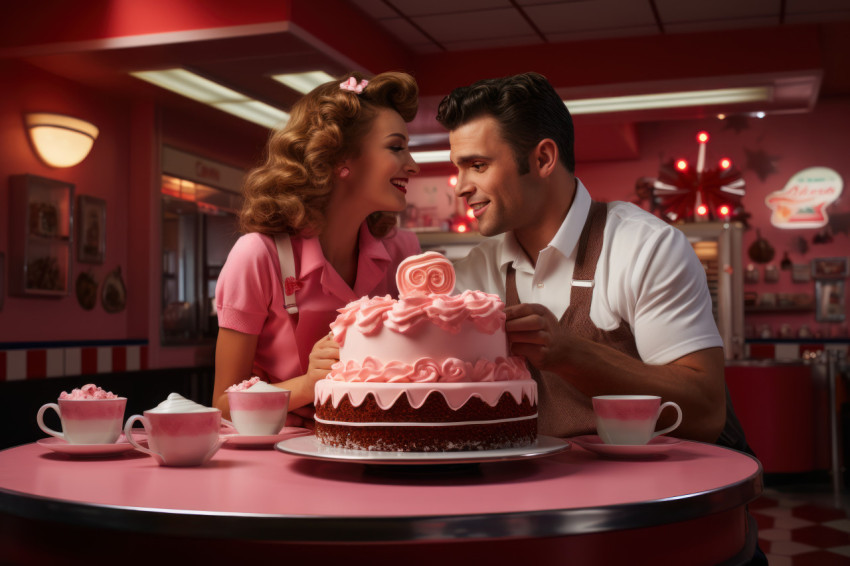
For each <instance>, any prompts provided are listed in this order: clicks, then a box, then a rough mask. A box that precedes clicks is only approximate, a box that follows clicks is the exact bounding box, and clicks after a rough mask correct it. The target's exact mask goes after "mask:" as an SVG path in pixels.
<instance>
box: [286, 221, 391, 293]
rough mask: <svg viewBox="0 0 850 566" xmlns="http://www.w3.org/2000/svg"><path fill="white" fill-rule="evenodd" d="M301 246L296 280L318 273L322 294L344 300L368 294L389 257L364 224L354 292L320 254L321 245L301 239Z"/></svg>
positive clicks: (310, 240) (380, 277)
mask: <svg viewBox="0 0 850 566" xmlns="http://www.w3.org/2000/svg"><path fill="white" fill-rule="evenodd" d="M302 242H303V243H302V247H301V269H300V271H299V274H298V278H299V279H301V278H305V277H306V276H307V275H309V274H310V273H312V272H314V271H316V270H321V274H320V280H321V282H322V286H323V287H324V288H325V289H326V291H328V292H330V293H332V294H334V295H336V296H337V297H339V298H340V299H343V300H345V301H352V300H354V299H356V298H357V297H360V296H363V295H368V294H369V292H370V291H372V290H373V289H374V288H375V287H376V286H377V285H378V284H379V283H380V282H381V281H383V279H384V277H385V274H386V271H387V266H388V265H389V263H390V261H391V258H390V254H389V253H388V252H387V248H386V246H384V244H383V243H381V241H380V240H379V239H378V238H376V237H375V236H373V235H372V233H371V232H370V231H369V226H368V225H367V224H366V222H364V223H363V224H362V225H361V226H360V233H359V235H358V243H359V256H358V259H357V280H356V281H355V282H354V290H353V291H352V290H351V289H349V287H348V285H346V284H345V282H344V281H343V280H342V278H341V277H340V276H339V275H338V274H337V273H336V272H335V271H334V270H333V268H332V267H331V266H330V264H329V263H328V260H327V259H325V254H324V253H322V245H321V244H320V243H319V239H318V238H304V239H303V240H302Z"/></svg>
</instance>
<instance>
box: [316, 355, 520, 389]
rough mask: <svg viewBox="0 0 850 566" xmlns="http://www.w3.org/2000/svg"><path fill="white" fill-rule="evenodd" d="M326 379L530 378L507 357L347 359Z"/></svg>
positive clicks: (517, 361)
mask: <svg viewBox="0 0 850 566" xmlns="http://www.w3.org/2000/svg"><path fill="white" fill-rule="evenodd" d="M325 379H330V380H333V381H347V382H356V381H359V382H373V383H435V382H439V383H456V382H483V381H516V380H522V379H531V375H530V374H529V373H528V369H527V368H526V366H525V363H524V362H523V361H522V359H521V358H518V357H516V356H510V357H508V358H502V357H499V358H496V360H495V361H490V360H478V361H476V362H475V363H474V364H472V363H470V362H465V361H463V360H459V359H457V358H447V359H445V360H443V361H442V362H440V361H437V360H435V359H433V358H427V357H425V358H421V359H419V360H417V361H416V362H415V363H414V364H406V363H404V362H399V361H391V362H387V363H386V364H385V363H383V362H381V361H380V360H377V359H375V358H373V357H366V359H364V360H363V362H362V363H361V362H359V361H356V360H348V361H346V362H337V363H335V364H334V365H333V366H331V372H330V373H329V374H328V376H327V377H326V378H325Z"/></svg>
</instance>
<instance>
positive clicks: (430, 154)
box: [410, 149, 451, 163]
mask: <svg viewBox="0 0 850 566" xmlns="http://www.w3.org/2000/svg"><path fill="white" fill-rule="evenodd" d="M410 156H411V157H413V160H414V161H416V163H449V162H450V161H451V159H449V150H448V149H440V150H436V151H412V152H410Z"/></svg>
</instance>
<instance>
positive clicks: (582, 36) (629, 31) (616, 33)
mask: <svg viewBox="0 0 850 566" xmlns="http://www.w3.org/2000/svg"><path fill="white" fill-rule="evenodd" d="M659 34H660V32H659V31H658V27H657V26H655V25H651V26H634V27H625V28H610V29H603V30H599V29H595V30H586V31H584V30H577V31H571V32H566V33H547V34H546V39H548V40H549V41H550V42H552V43H564V42H568V41H585V40H589V39H610V38H612V37H639V36H647V35H659Z"/></svg>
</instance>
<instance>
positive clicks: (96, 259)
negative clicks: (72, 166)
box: [77, 195, 106, 263]
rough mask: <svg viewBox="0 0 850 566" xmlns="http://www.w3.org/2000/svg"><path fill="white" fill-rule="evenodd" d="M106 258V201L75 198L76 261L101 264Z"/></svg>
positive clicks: (82, 197)
mask: <svg viewBox="0 0 850 566" xmlns="http://www.w3.org/2000/svg"><path fill="white" fill-rule="evenodd" d="M105 256H106V201H105V200H103V199H99V198H97V197H90V196H86V195H80V196H78V197H77V261H80V262H83V263H103V260H104V257H105Z"/></svg>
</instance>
